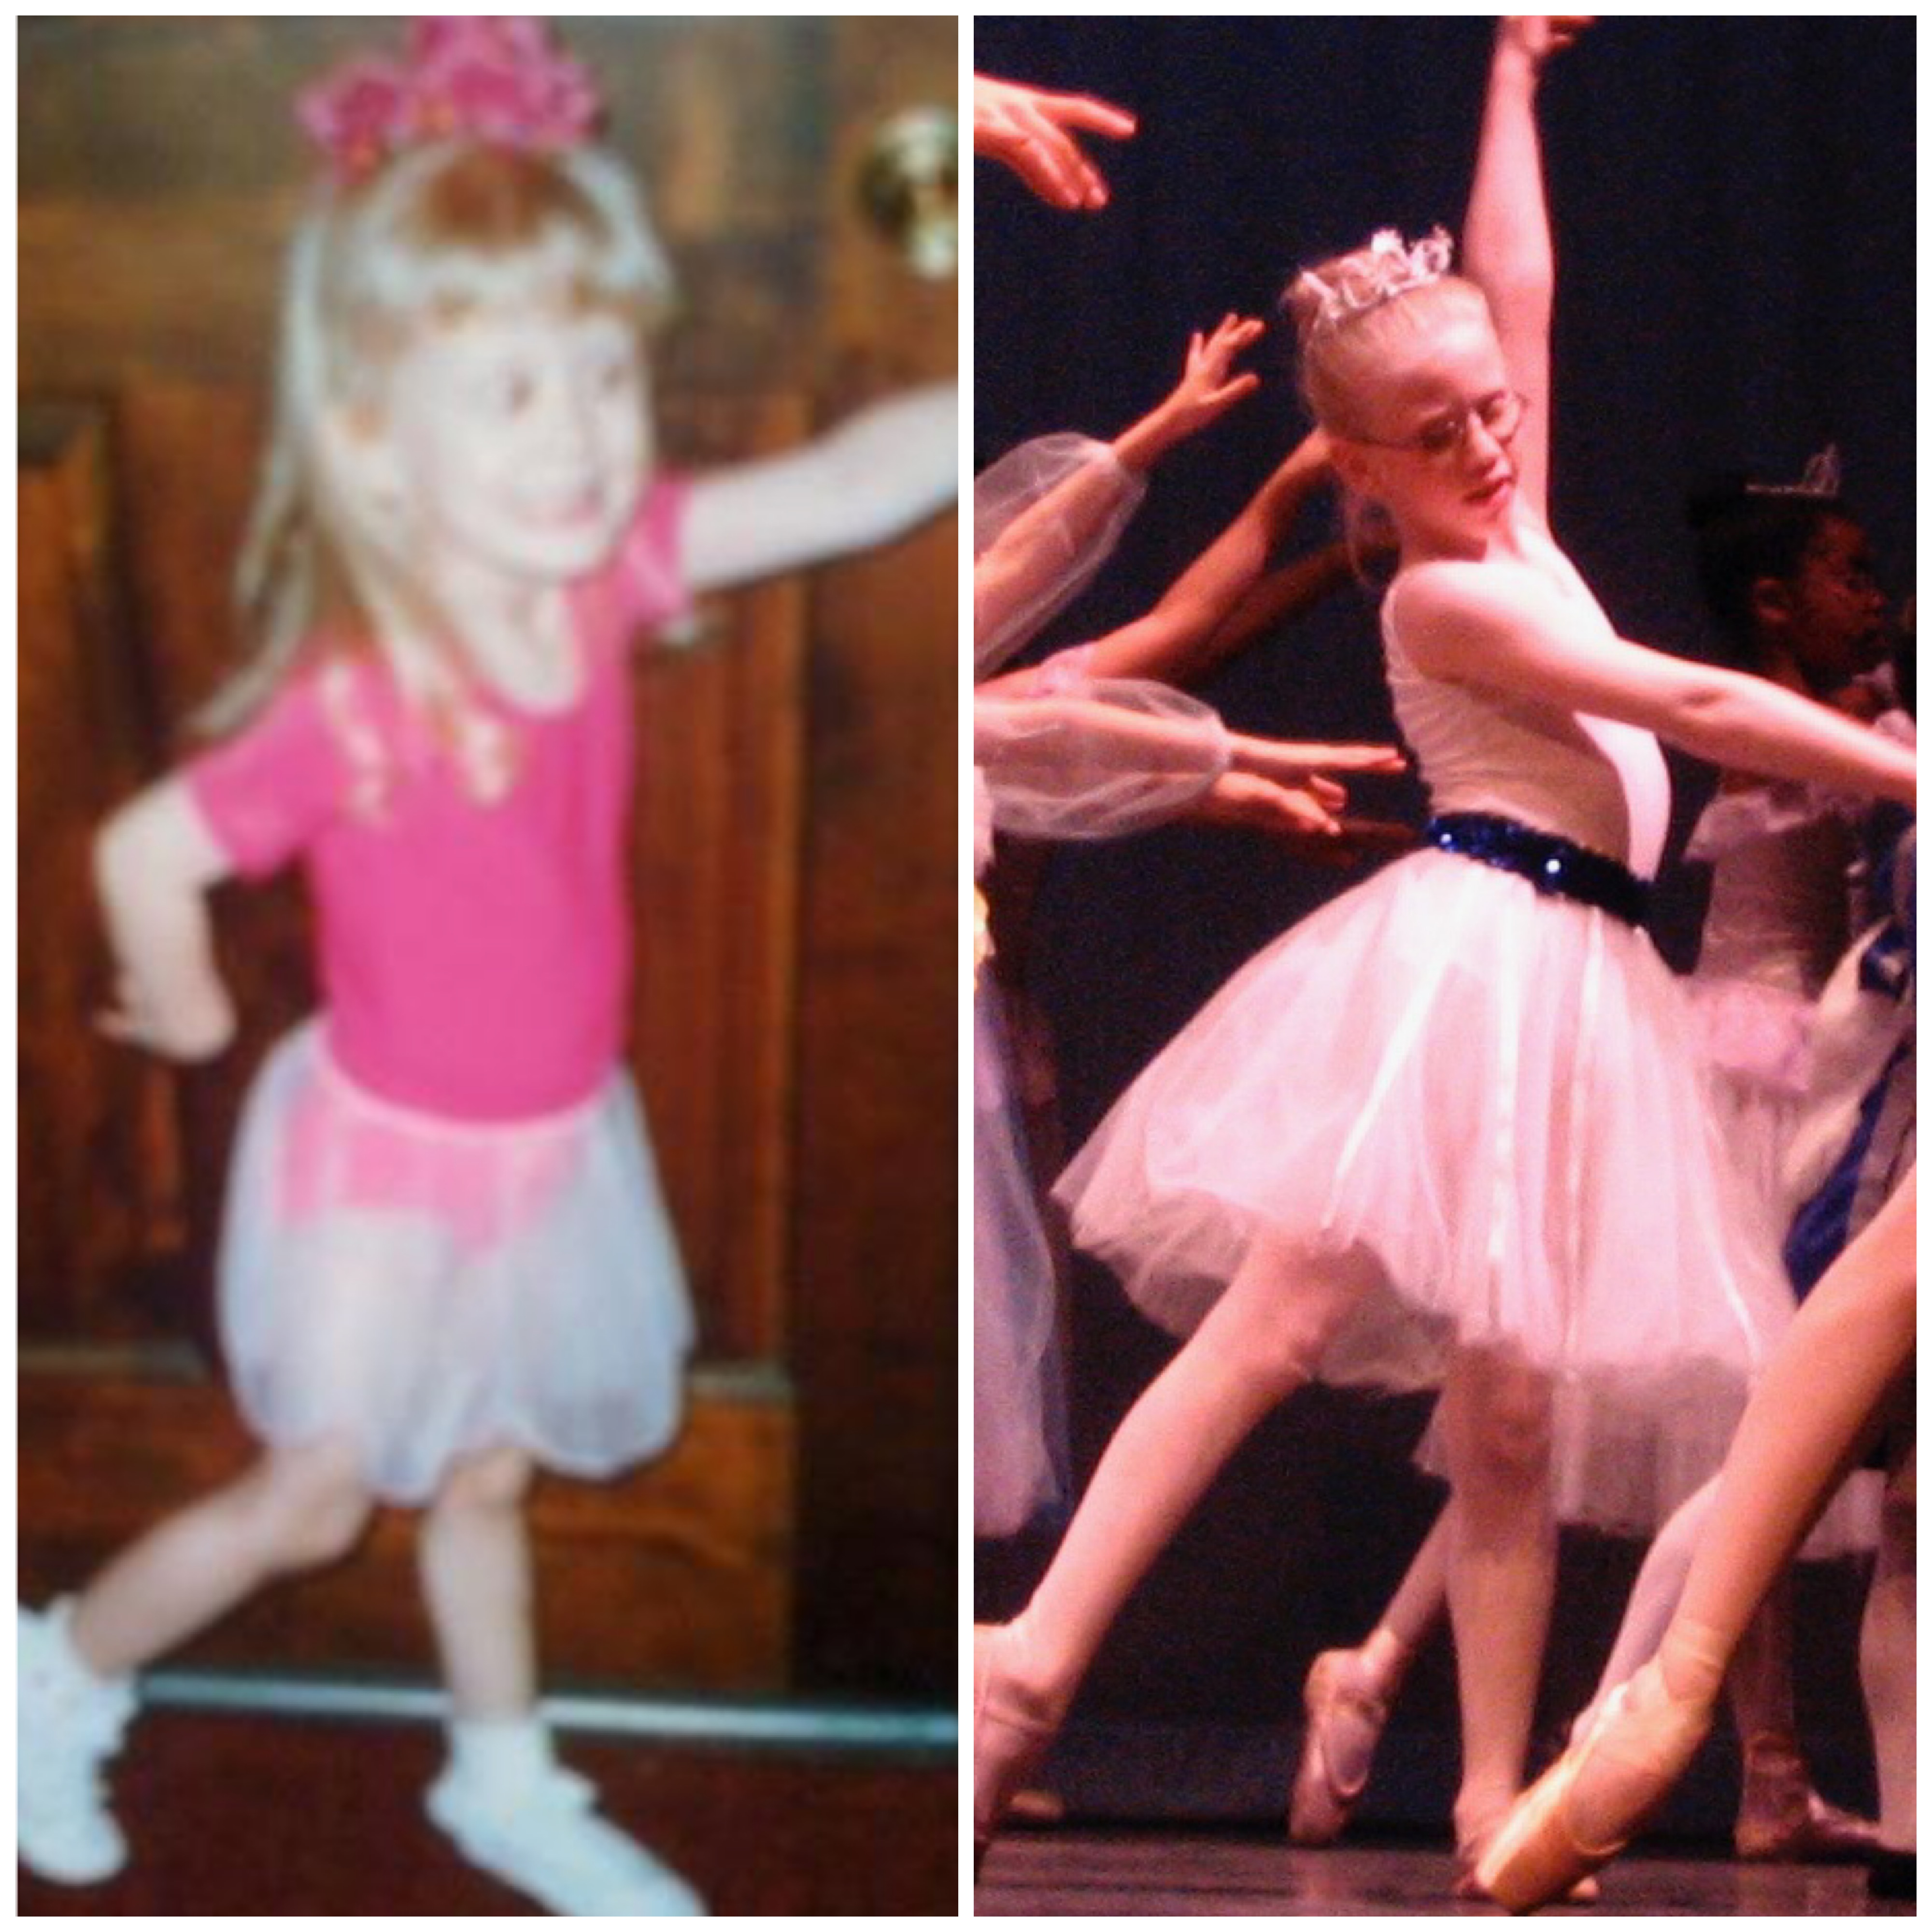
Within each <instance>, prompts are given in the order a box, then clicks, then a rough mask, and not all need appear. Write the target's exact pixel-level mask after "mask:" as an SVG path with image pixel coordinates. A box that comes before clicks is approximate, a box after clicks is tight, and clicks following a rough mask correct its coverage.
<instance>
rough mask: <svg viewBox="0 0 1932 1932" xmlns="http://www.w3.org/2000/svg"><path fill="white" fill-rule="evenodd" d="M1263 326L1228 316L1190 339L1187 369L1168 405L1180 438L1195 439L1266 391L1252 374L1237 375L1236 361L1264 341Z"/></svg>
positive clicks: (1242, 318) (1244, 372)
mask: <svg viewBox="0 0 1932 1932" xmlns="http://www.w3.org/2000/svg"><path fill="white" fill-rule="evenodd" d="M1261 337H1262V324H1261V323H1259V322H1256V321H1253V320H1250V318H1248V317H1244V316H1238V315H1224V316H1223V317H1222V318H1221V320H1220V322H1219V323H1217V325H1216V326H1215V327H1214V329H1212V330H1211V331H1210V332H1209V333H1208V334H1207V335H1202V333H1201V332H1200V331H1199V329H1196V331H1195V332H1194V333H1193V335H1191V336H1190V337H1189V338H1188V341H1187V367H1186V368H1184V370H1183V371H1181V380H1180V381H1179V382H1178V383H1176V384H1175V386H1174V389H1173V392H1172V394H1171V395H1169V397H1168V399H1167V401H1166V402H1165V403H1164V404H1162V406H1161V407H1163V409H1164V410H1166V411H1167V412H1168V413H1169V416H1170V419H1171V420H1172V423H1173V425H1174V428H1175V436H1176V437H1184V436H1192V435H1193V434H1195V432H1196V431H1198V430H1203V429H1205V428H1207V427H1208V425H1209V424H1210V423H1211V422H1214V419H1216V418H1217V416H1221V415H1223V414H1224V413H1226V411H1227V410H1231V409H1232V408H1233V407H1234V406H1235V404H1237V403H1238V402H1239V401H1241V398H1243V397H1244V396H1249V395H1253V393H1254V392H1255V391H1256V389H1259V388H1260V387H1261V380H1262V379H1261V378H1260V377H1259V376H1257V375H1256V374H1255V373H1254V372H1253V371H1252V370H1245V371H1243V372H1242V373H1241V374H1240V375H1235V374H1232V370H1233V367H1234V362H1235V357H1236V356H1240V355H1241V354H1242V353H1244V352H1245V351H1246V350H1249V349H1251V348H1252V347H1253V346H1254V345H1255V344H1256V343H1257V342H1259V341H1260V340H1261Z"/></svg>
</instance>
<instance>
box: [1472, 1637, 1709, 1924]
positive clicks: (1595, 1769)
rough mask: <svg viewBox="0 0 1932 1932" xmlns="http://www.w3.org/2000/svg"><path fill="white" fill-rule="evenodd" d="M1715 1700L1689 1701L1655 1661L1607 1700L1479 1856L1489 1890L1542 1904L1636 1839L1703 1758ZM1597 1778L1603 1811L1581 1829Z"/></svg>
mask: <svg viewBox="0 0 1932 1932" xmlns="http://www.w3.org/2000/svg"><path fill="white" fill-rule="evenodd" d="M1710 1726H1711V1712H1710V1707H1709V1706H1708V1705H1704V1704H1688V1703H1680V1702H1679V1700H1677V1699H1676V1698H1673V1697H1672V1696H1671V1695H1670V1692H1669V1691H1667V1689H1666V1688H1665V1687H1664V1682H1663V1678H1662V1675H1661V1673H1660V1672H1659V1671H1658V1669H1657V1667H1656V1666H1655V1664H1646V1666H1645V1667H1643V1670H1640V1671H1639V1672H1638V1673H1637V1675H1636V1676H1634V1677H1633V1678H1632V1679H1631V1680H1630V1682H1628V1683H1627V1684H1623V1685H1619V1687H1618V1688H1617V1689H1616V1690H1615V1691H1613V1692H1612V1693H1611V1694H1610V1697H1608V1698H1607V1699H1606V1700H1605V1701H1604V1708H1603V1712H1602V1715H1601V1716H1600V1717H1599V1718H1598V1721H1596V1723H1595V1724H1592V1726H1591V1727H1590V1729H1589V1734H1588V1735H1587V1736H1586V1737H1584V1738H1583V1739H1582V1740H1581V1741H1580V1742H1578V1743H1577V1744H1574V1745H1571V1748H1569V1750H1568V1751H1565V1753H1564V1754H1563V1755H1562V1757H1561V1758H1559V1760H1557V1762H1556V1763H1555V1764H1554V1765H1553V1766H1551V1768H1550V1769H1549V1770H1548V1771H1547V1772H1545V1773H1544V1775H1543V1776H1542V1777H1541V1778H1539V1779H1538V1781H1537V1782H1536V1783H1535V1784H1533V1785H1532V1787H1530V1788H1529V1790H1527V1791H1526V1792H1525V1793H1523V1796H1522V1797H1520V1799H1517V1802H1516V1804H1515V1805H1514V1807H1513V1808H1511V1811H1510V1813H1509V1815H1508V1817H1506V1818H1505V1819H1504V1820H1503V1822H1502V1827H1501V1829H1499V1830H1498V1832H1496V1836H1495V1837H1494V1838H1493V1839H1492V1840H1491V1841H1490V1844H1489V1846H1488V1848H1487V1849H1486V1850H1485V1851H1484V1853H1483V1854H1482V1855H1481V1858H1479V1859H1478V1861H1477V1864H1476V1868H1475V1879H1476V1883H1477V1884H1478V1886H1479V1887H1480V1888H1481V1890H1482V1891H1483V1892H1484V1894H1486V1895H1487V1897H1490V1898H1493V1899H1494V1900H1496V1903H1498V1904H1499V1905H1501V1906H1503V1907H1504V1908H1505V1909H1506V1910H1508V1911H1511V1912H1533V1911H1535V1909H1536V1908H1537V1907H1538V1906H1540V1905H1547V1904H1548V1903H1550V1900H1552V1899H1555V1898H1560V1897H1562V1896H1563V1895H1564V1894H1565V1893H1566V1892H1567V1891H1569V1889H1570V1888H1571V1886H1573V1885H1575V1884H1576V1883H1577V1881H1578V1880H1579V1879H1583V1878H1586V1877H1587V1876H1589V1874H1590V1873H1592V1872H1594V1871H1595V1870H1597V1869H1598V1867H1600V1866H1602V1865H1604V1864H1608V1863H1609V1862H1610V1860H1611V1859H1612V1858H1615V1857H1616V1855H1617V1853H1618V1852H1620V1851H1622V1849H1623V1848H1624V1846H1625V1845H1626V1844H1628V1843H1629V1842H1630V1840H1631V1838H1632V1836H1633V1835H1634V1834H1635V1833H1636V1832H1637V1830H1638V1829H1640V1827H1641V1826H1643V1823H1644V1821H1645V1820H1646V1819H1647V1818H1649V1817H1650V1815H1651V1814H1652V1812H1654V1811H1655V1810H1656V1809H1657V1808H1658V1806H1659V1805H1661V1804H1662V1803H1663V1802H1664V1799H1665V1798H1666V1797H1667V1796H1669V1795H1670V1788H1671V1787H1672V1786H1673V1784H1676V1781H1677V1780H1678V1779H1679V1778H1680V1777H1681V1776H1682V1775H1683V1772H1684V1770H1685V1767H1686V1766H1688V1764H1689V1763H1690V1762H1691V1759H1692V1757H1694V1756H1695V1754H1696V1753H1697V1747H1698V1745H1700V1743H1702V1742H1703V1739H1704V1734H1705V1733H1706V1731H1708V1730H1709V1729H1710ZM1586 1780H1588V1781H1589V1782H1590V1784H1592V1787H1595V1789H1594V1790H1593V1791H1592V1804H1593V1805H1594V1808H1595V1814H1596V1817H1595V1823H1593V1825H1592V1830H1591V1834H1590V1835H1589V1836H1586V1835H1585V1834H1584V1833H1583V1832H1582V1831H1580V1829H1578V1826H1577V1811H1578V1804H1577V1799H1578V1793H1579V1790H1580V1788H1581V1787H1583V1784H1584V1783H1585V1781H1586Z"/></svg>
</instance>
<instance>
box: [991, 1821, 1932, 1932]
mask: <svg viewBox="0 0 1932 1932" xmlns="http://www.w3.org/2000/svg"><path fill="white" fill-rule="evenodd" d="M1666 1850H1667V1855H1661V1856H1660V1855H1649V1854H1646V1855H1631V1856H1630V1857H1628V1858H1624V1859H1622V1860H1620V1861H1619V1862H1618V1863H1617V1864H1616V1865H1615V1866H1613V1867H1612V1868H1611V1869H1610V1871H1608V1872H1607V1873H1605V1875H1604V1896H1603V1900H1602V1902H1601V1904H1600V1905H1598V1906H1595V1908H1590V1909H1585V1908H1569V1909H1565V1911H1564V1912H1562V1913H1561V1914H1560V1915H1562V1916H1564V1917H1569V1918H1578V1917H1582V1918H1589V1917H1591V1916H1595V1917H1598V1918H1603V1917H1605V1916H1610V1917H1616V1918H1625V1917H1631V1918H1661V1917H1685V1916H1691V1917H1709V1918H1787V1917H1794V1918H1795V1917H1813V1916H1821V1915H1826V1916H1832V1917H1842V1916H1846V1915H1864V1914H1865V1913H1866V1912H1867V1911H1870V1912H1875V1913H1879V1914H1882V1915H1894V1914H1897V1915H1911V1914H1912V1910H1913V1908H1912V1906H1909V1905H1889V1904H1885V1905H1871V1906H1868V1905H1867V1901H1866V1897H1865V1883H1864V1873H1863V1872H1862V1871H1861V1870H1856V1869H1847V1868H1837V1869H1830V1870H1826V1869H1820V1868H1808V1867H1802V1866H1795V1865H1740V1864H1736V1863H1734V1862H1733V1861H1731V1860H1730V1859H1729V1858H1725V1857H1723V1856H1721V1855H1719V1854H1718V1852H1717V1851H1715V1849H1714V1850H1713V1852H1711V1853H1710V1854H1709V1855H1703V1856H1695V1855H1682V1853H1675V1854H1673V1853H1671V1852H1670V1850H1669V1848H1666ZM1449 1870H1450V1860H1449V1852H1448V1846H1446V1844H1433V1843H1421V1842H1418V1841H1413V1840H1410V1841H1385V1842H1383V1843H1364V1844H1361V1845H1355V1844H1343V1845H1341V1846H1337V1847H1335V1848H1334V1849H1331V1850H1328V1851H1321V1852H1304V1851H1296V1850H1294V1849H1292V1848H1291V1847H1289V1846H1288V1845H1286V1844H1285V1843H1283V1842H1282V1841H1281V1840H1280V1839H1279V1838H1276V1837H1274V1835H1272V1834H1261V1833H1257V1832H1242V1833H1229V1832H1207V1831H1190V1832H1175V1831H1172V1830H1167V1829H1161V1830H1152V1829H1145V1830H1136V1831H1131V1832H1129V1831H1123V1830H1114V1831H1108V1832H1100V1831H1094V1830H1087V1829H1081V1830H1075V1829H1058V1830H1054V1831H1044V1832H1036V1831H1016V1832H1008V1833H1007V1834H1006V1835H1004V1836H1003V1837H1002V1838H1001V1839H1000V1840H999V1841H998V1843H996V1844H995V1846H994V1847H993V1849H992V1852H990V1853H989V1855H988V1856H987V1859H986V1865H985V1867H984V1869H983V1872H982V1873H981V1876H980V1884H979V1885H978V1886H977V1889H976V1891H975V1893H974V1913H975V1915H976V1916H977V1917H980V1918H1068V1917H1083V1918H1243V1917H1249V1916H1259V1915H1263V1914H1265V1915H1270V1916H1282V1917H1309V1916H1313V1915H1331V1916H1334V1917H1370V1916H1387V1917H1396V1918H1411V1917H1414V1918H1454V1917H1460V1916H1463V1915H1466V1914H1469V1915H1478V1916H1481V1915H1499V1914H1498V1912H1497V1908H1496V1907H1495V1906H1490V1905H1484V1904H1479V1903H1470V1902H1466V1901H1463V1900H1457V1899H1454V1898H1451V1897H1449V1896H1448V1878H1449Z"/></svg>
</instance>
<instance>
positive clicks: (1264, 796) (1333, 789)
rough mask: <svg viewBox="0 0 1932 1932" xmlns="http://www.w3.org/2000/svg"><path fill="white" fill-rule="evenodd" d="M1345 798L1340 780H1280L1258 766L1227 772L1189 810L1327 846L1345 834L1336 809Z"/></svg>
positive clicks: (1208, 820) (1206, 818)
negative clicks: (1257, 769)
mask: <svg viewBox="0 0 1932 1932" xmlns="http://www.w3.org/2000/svg"><path fill="white" fill-rule="evenodd" d="M1346 802H1347V797H1346V793H1343V791H1342V789H1341V787H1340V786H1339V785H1331V784H1327V783H1326V782H1325V781H1322V780H1319V779H1315V780H1310V781H1307V782H1306V783H1304V784H1277V782H1276V781H1274V779H1273V778H1262V777H1261V776H1260V775H1259V774H1258V773H1256V772H1242V771H1233V772H1223V773H1222V775H1220V777H1219V778H1217V779H1216V780H1215V781H1214V786H1213V788H1212V789H1211V790H1209V791H1208V792H1207V793H1205V794H1204V796H1202V799H1201V801H1200V802H1199V804H1198V805H1196V806H1195V808H1194V809H1193V811H1192V812H1191V813H1190V814H1189V816H1190V817H1193V818H1195V819H1197V820H1200V821H1201V822H1202V823H1204V824H1208V825H1234V826H1243V827H1244V828H1246V829H1247V830H1250V831H1253V832H1268V834H1270V835H1271V836H1273V837H1275V838H1286V839H1287V840H1288V841H1289V842H1290V843H1292V844H1295V845H1298V846H1299V845H1303V844H1308V845H1317V846H1320V847H1324V848H1325V847H1328V846H1331V845H1332V844H1334V842H1335V841H1337V839H1339V838H1340V837H1341V835H1342V824H1341V821H1340V819H1338V818H1337V817H1336V816H1335V813H1336V811H1337V808H1339V807H1340V806H1341V805H1343V804H1345V803H1346Z"/></svg>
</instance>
